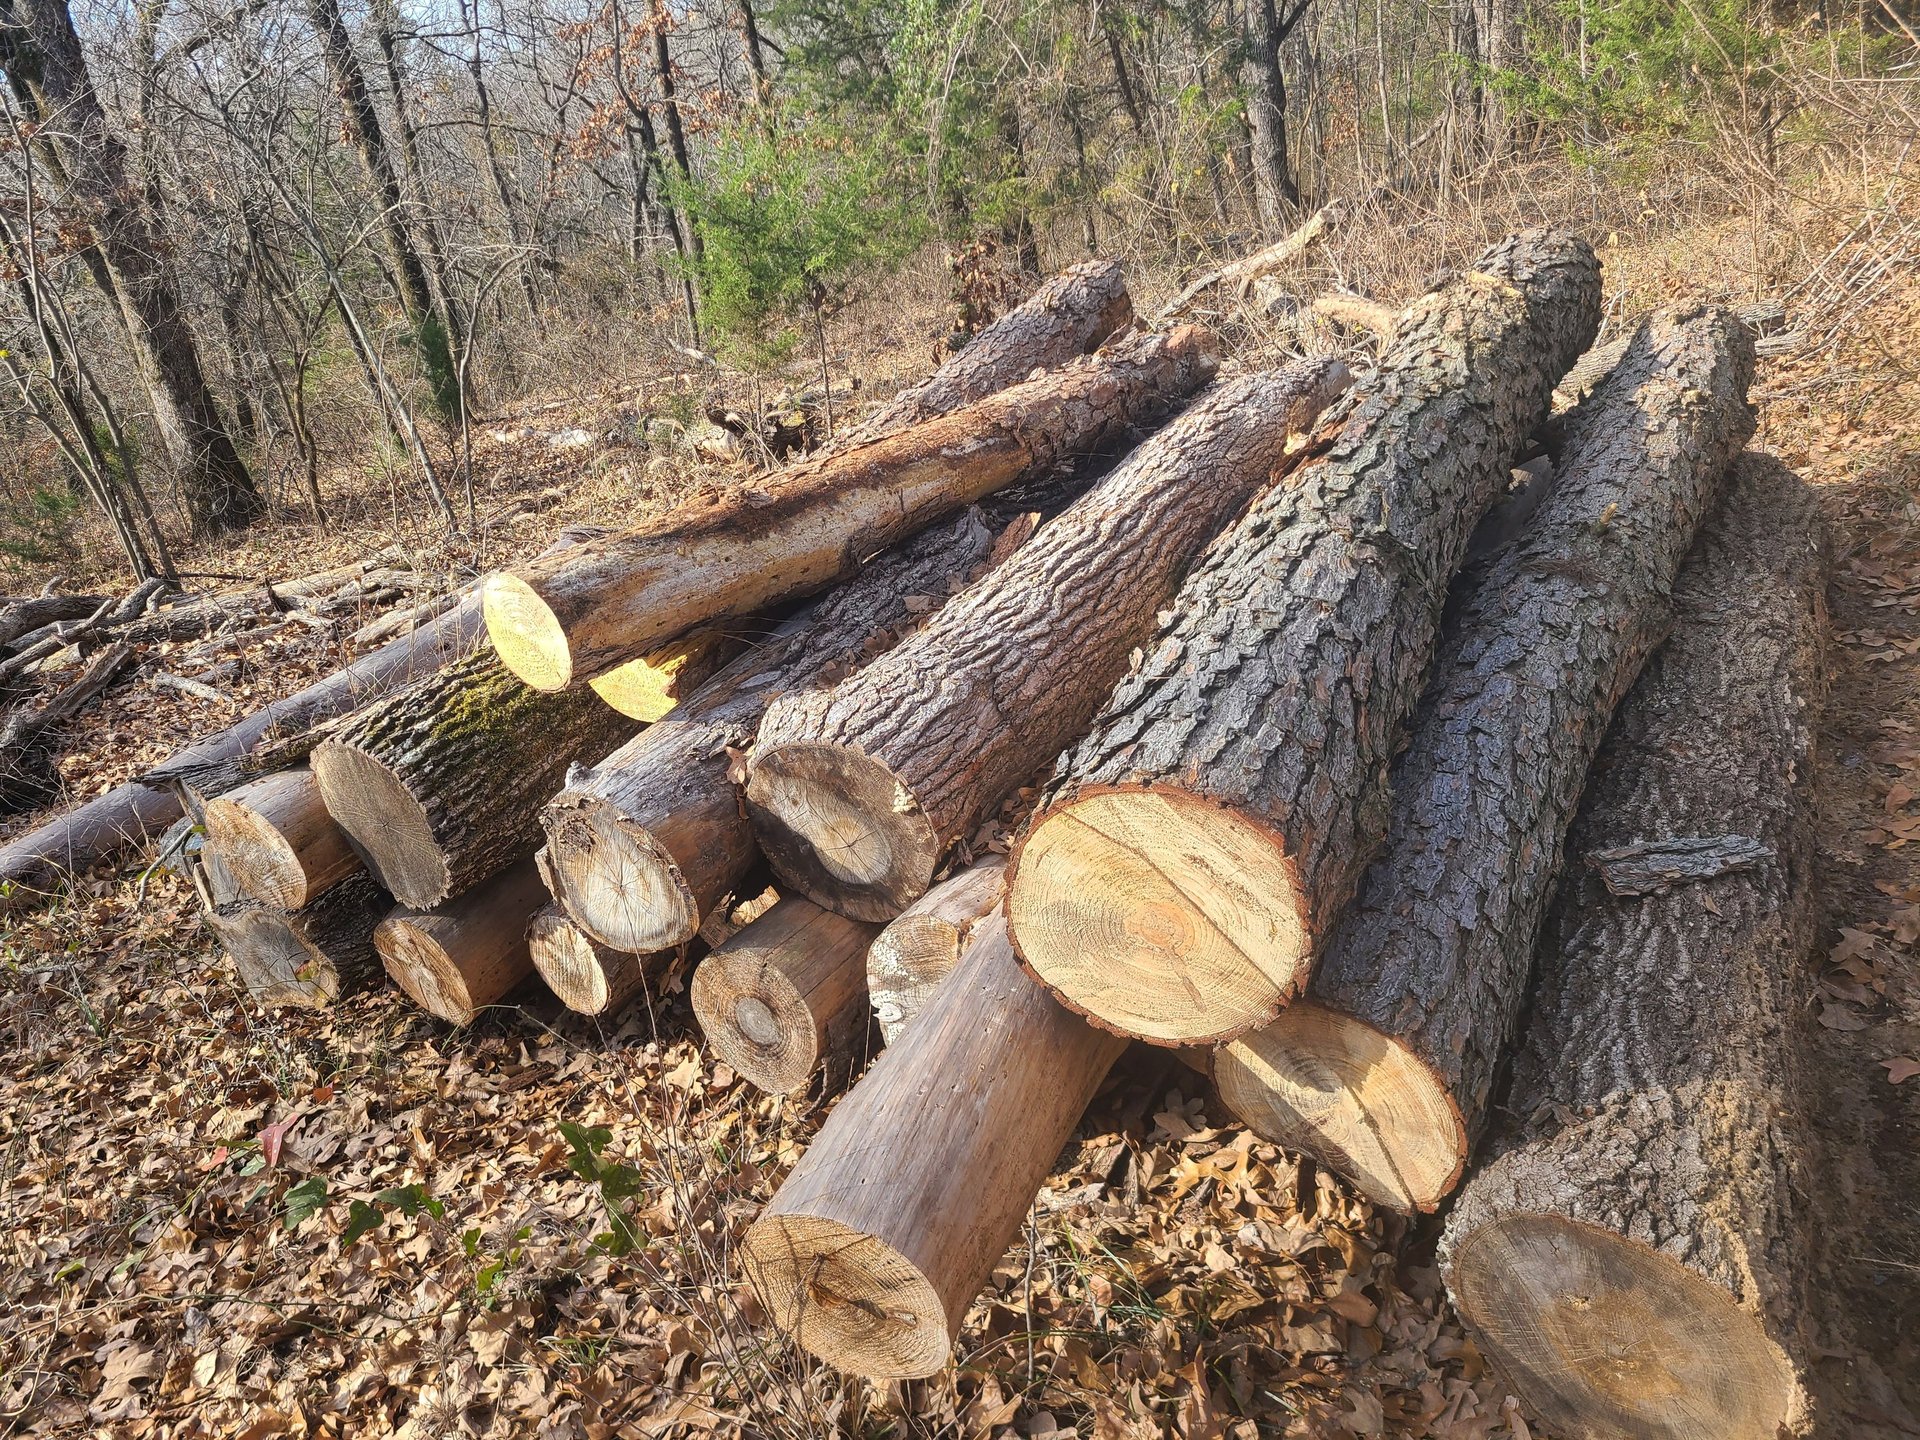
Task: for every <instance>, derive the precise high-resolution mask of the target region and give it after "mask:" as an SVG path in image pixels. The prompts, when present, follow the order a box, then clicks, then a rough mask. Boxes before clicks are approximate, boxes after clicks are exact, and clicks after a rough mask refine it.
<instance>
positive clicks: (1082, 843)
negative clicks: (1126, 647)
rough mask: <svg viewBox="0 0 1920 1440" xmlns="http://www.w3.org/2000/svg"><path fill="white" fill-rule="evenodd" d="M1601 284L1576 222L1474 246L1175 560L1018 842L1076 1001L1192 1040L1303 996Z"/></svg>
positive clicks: (1230, 1033)
mask: <svg viewBox="0 0 1920 1440" xmlns="http://www.w3.org/2000/svg"><path fill="white" fill-rule="evenodd" d="M1599 300H1600V276H1599V265H1598V263H1597V262H1596V261H1595V259H1594V256H1593V252H1592V251H1591V250H1590V249H1589V248H1588V247H1587V245H1586V244H1585V242H1584V241H1581V240H1579V239H1577V238H1575V237H1573V236H1571V235H1569V234H1566V233H1565V232H1560V231H1542V230H1536V231H1528V232H1526V233H1523V234H1521V235H1517V236H1514V237H1512V238H1510V239H1508V240H1506V241H1504V242H1502V243H1501V244H1499V245H1497V246H1495V247H1494V248H1492V249H1491V250H1489V251H1488V252H1487V253H1486V254H1485V255H1483V256H1482V257H1481V258H1480V259H1479V260H1478V261H1477V262H1476V264H1475V266H1474V268H1473V269H1472V270H1471V271H1470V272H1469V273H1467V274H1466V275H1464V276H1462V277H1460V278H1459V279H1457V280H1454V281H1452V282H1450V283H1449V284H1448V285H1447V286H1445V287H1444V288H1443V289H1441V290H1440V291H1437V292H1435V293H1434V294H1432V295H1429V296H1427V297H1425V298H1424V299H1422V300H1421V301H1419V302H1417V303H1416V304H1415V305H1414V306H1413V307H1412V308H1411V309H1410V310H1409V311H1408V312H1407V315H1406V317H1405V319H1404V320H1403V321H1402V323H1401V326H1400V328H1399V330H1398V331H1397V332H1396V333H1395V336H1394V339H1393V341H1392V343H1391V345H1390V346H1389V348H1388V352H1387V354H1386V356H1385V357H1384V359H1383V361H1382V365H1381V368H1380V370H1379V372H1378V373H1377V374H1376V376H1375V377H1374V378H1373V380H1372V381H1371V382H1370V383H1368V384H1366V385H1364V386H1361V387H1357V388H1356V389H1355V390H1354V391H1353V392H1352V393H1350V394H1349V396H1348V397H1347V399H1346V400H1345V401H1343V402H1342V403H1341V405H1339V406H1338V407H1336V409H1335V412H1334V414H1333V416H1332V424H1333V425H1334V426H1336V427H1337V431H1338V433H1337V436H1336V438H1335V440H1334V441H1333V443H1332V448H1331V450H1330V451H1329V453H1328V454H1327V456H1326V458H1325V459H1323V460H1321V461H1319V462H1317V463H1316V464H1314V465H1311V466H1309V467H1308V468H1307V469H1306V470H1305V471H1303V472H1302V473H1301V475H1300V476H1299V477H1298V478H1297V479H1296V480H1295V481H1294V483H1292V484H1289V485H1284V486H1280V487H1276V488H1275V489H1273V490H1270V491H1268V492H1267V493H1266V494H1265V495H1263V496H1262V497H1260V498H1259V499H1258V500H1256V501H1255V502H1254V504H1253V505H1252V507H1251V508H1250V509H1249V510H1248V511H1247V513H1246V514H1245V515H1244V516H1243V517H1242V518H1241V520H1240V521H1239V522H1238V523H1237V524H1235V525H1234V526H1233V527H1232V528H1231V529H1229V530H1228V531H1227V532H1226V533H1225V534H1224V535H1222V536H1221V537H1220V538H1219V540H1217V541H1216V542H1215V543H1214V545H1213V546H1212V547H1211V548H1210V549H1209V550H1208V551H1207V553H1206V555H1205V556H1204V557H1203V558H1202V560H1201V561H1200V563H1199V564H1198V565H1197V566H1196V567H1195V569H1194V570H1193V572H1192V573H1191V574H1190V575H1189V576H1188V578H1187V581H1186V583H1185V585H1183V586H1182V587H1181V590H1180V593H1179V595H1178V596H1177V597H1176V599H1175V600H1174V602H1173V605H1172V615H1171V618H1170V620H1169V622H1168V623H1167V624H1166V625H1165V626H1164V628H1163V629H1162V631H1161V634H1160V637H1159V639H1158V640H1157V641H1155V642H1153V643H1152V644H1150V645H1149V647H1148V649H1147V653H1146V655H1145V657H1144V659H1143V661H1142V662H1141V664H1140V665H1139V666H1138V667H1136V669H1135V671H1134V673H1133V674H1131V675H1130V676H1128V677H1127V678H1126V679H1125V680H1124V681H1122V682H1121V684H1120V685H1119V687H1118V688H1117V689H1116V690H1115V691H1114V693H1113V697H1112V699H1111V700H1110V701H1109V702H1108V704H1107V707H1106V710H1105V712H1104V713H1103V714H1102V715H1101V716H1100V717H1099V718H1098V719H1097V720H1096V721H1095V723H1094V726H1093V730H1092V733H1091V734H1090V735H1089V736H1088V737H1087V738H1086V739H1085V740H1084V741H1083V742H1082V743H1081V744H1079V745H1078V746H1076V747H1075V748H1073V749H1072V750H1070V751H1069V752H1068V753H1067V754H1066V755H1065V756H1063V757H1062V759H1061V762H1060V765H1059V767H1058V769H1057V771H1056V775H1055V779H1054V782H1053V786H1052V792H1051V794H1050V795H1049V796H1048V797H1047V798H1046V799H1045V801H1044V803H1043V805H1042V807H1041V809H1040V810H1039V812H1038V813H1037V815H1036V818H1035V820H1034V821H1033V822H1032V823H1031V824H1030V826H1029V827H1028V830H1027V832H1026V834H1025V835H1024V837H1023V839H1022V841H1021V843H1020V847H1019V848H1018V849H1017V850H1016V852H1015V855H1014V860H1013V872H1012V878H1011V879H1010V881H1009V885H1008V890H1009V894H1008V918H1009V922H1010V925H1011V927H1012V934H1013V942H1014V945H1015V946H1016V948H1017V949H1018V950H1019V952H1020V955H1021V957H1022V959H1023V960H1024V961H1025V963H1026V964H1027V965H1028V966H1029V967H1030V968H1031V969H1032V971H1033V973H1034V974H1035V975H1036V976H1037V977H1038V978H1039V979H1040V980H1041V981H1042V982H1043V983H1045V984H1047V985H1048V986H1049V987H1050V988H1052V989H1053V990H1054V991H1055V993H1056V994H1059V995H1061V996H1062V998H1063V999H1064V1000H1065V1001H1066V1003H1068V1004H1069V1005H1071V1006H1073V1007H1074V1008H1076V1009H1080V1010H1083V1011H1084V1012H1085V1013H1087V1014H1088V1015H1089V1016H1092V1017H1094V1018H1095V1019H1097V1020H1098V1021H1099V1023H1101V1024H1105V1025H1110V1026H1113V1027H1114V1028H1116V1029H1118V1030H1120V1031H1122V1032H1124V1033H1128V1034H1132V1035H1137V1036H1139V1037H1140V1038H1143V1039H1148V1040H1151V1041H1154V1042H1156V1043H1161V1044H1185V1043H1194V1042H1199V1041H1225V1040H1230V1039H1233V1038H1234V1037H1235V1036H1237V1035H1239V1034H1241V1033H1243V1032H1244V1031H1246V1030H1248V1029H1251V1028H1253V1027H1254V1026H1256V1025H1260V1024H1264V1023H1266V1022H1267V1021H1269V1020H1271V1019H1272V1018H1273V1017H1274V1015H1275V1014H1277V1013H1278V1011H1279V1009H1280V1007H1281V1006H1282V1005H1284V1004H1285V1003H1286V1002H1287V1001H1288V1000H1289V999H1291V998H1292V997H1293V996H1294V995H1295V994H1296V993H1298V991H1299V989H1300V987H1301V986H1302V985H1304V983H1305V982H1306V978H1307V972H1308V969H1309V967H1310V965H1311V962H1312V957H1313V954H1314V952H1315V950H1316V949H1318V948H1319V946H1320V945H1321V943H1322V942H1323V941H1324V938H1325V936H1326V933H1327V930H1328V928H1329V927H1330V925H1331V922H1332V920H1333V919H1334V917H1335V916H1337V915H1338V913H1339V911H1340V909H1341V908H1342V907H1343V906H1344V905H1345V903H1346V901H1347V900H1348V899H1349V898H1350V896H1351V895H1352V893H1353V888H1354V885H1355V883H1356V882H1357V881H1358V879H1359V877H1360V874H1361V873H1362V871H1363V870H1364V869H1365V866H1366V863H1367V862H1368V861H1369V860H1370V859H1371V858H1372V853H1373V851H1374V849H1375V848H1376V847H1377V846H1378V844H1379V841H1380V838H1381V836H1382V835H1383V833H1384V831H1385V828H1386V818H1387V814H1386V811H1387V791H1386V784H1385V781H1386V769H1387V764H1388V762H1389V761H1390V760H1391V758H1392V757H1393V754H1394V752H1395V751H1396V750H1397V749H1398V748H1399V744H1400V741H1401V738H1402V735H1403V733H1404V730H1405V726H1406V723H1407V721H1408V719H1409V717H1410V715H1411V713H1412V711H1413V708H1414V705H1415V703H1416V702H1417V700H1418V699H1419V695H1420V690H1421V688H1422V686H1423V684H1424V681H1425V676H1426V669H1427V664H1428V661H1429V660H1430V659H1431V657H1432V653H1433V646H1434V642H1435V638H1436V632H1437V629H1438V625H1439V620H1440V611H1441V607H1442V604H1443V602H1444V600H1445V597H1446V590H1447V585H1448V582H1449V581H1450V580H1451V578H1452V576H1453V573H1454V571H1455V570H1456V569H1457V568H1458V566H1459V564H1460V562H1461V559H1462V558H1463V556H1464V554H1465V550H1466V545H1467V540H1468V537H1469V536H1470V535H1471V533H1472V531H1473V528H1474V523H1475V521H1477V520H1478V519H1479V517H1480V514H1481V513H1482V512H1483V511H1484V510H1485V509H1486V508H1487V506H1488V505H1489V504H1490V503H1492V501H1493V500H1494V498H1495V497H1496V496H1497V495H1498V494H1499V493H1500V491H1501V490H1502V489H1503V488H1504V487H1505V486H1506V484H1507V483H1508V477H1509V467H1510V466H1511V464H1512V462H1513V460H1514V458H1515V457H1516V455H1517V453H1518V451H1519V449H1520V447H1521V445H1522V443H1523V441H1524V440H1525V438H1526V436H1527V435H1528V433H1529V432H1530V431H1531V430H1532V428H1533V427H1534V426H1535V425H1536V424H1538V423H1539V422H1540V421H1541V420H1542V419H1544V418H1545V416H1546V414H1547V406H1548V399H1549V396H1550V395H1551V393H1552V389H1553V383H1554V381H1555V380H1556V379H1558V378H1559V376H1560V375H1561V374H1562V373H1563V372H1564V371H1565V369H1566V367H1567V366H1568V365H1569V364H1571V363H1572V361H1573V359H1574V358H1575V357H1576V356H1577V355H1578V354H1579V353H1580V351H1581V350H1582V349H1584V348H1585V346H1586V344H1587V342H1588V341H1589V340H1590V339H1591V338H1592V336H1593V332H1594V328H1595V326H1596V325H1597V324H1598V320H1599Z"/></svg>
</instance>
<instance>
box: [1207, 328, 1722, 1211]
mask: <svg viewBox="0 0 1920 1440" xmlns="http://www.w3.org/2000/svg"><path fill="white" fill-rule="evenodd" d="M1752 375H1753V342H1752V341H1751V339H1750V338H1749V337H1748V335H1747V333H1746V331H1745V330H1744V329H1743V328H1742V326H1741V324H1740V322H1739V321H1738V320H1737V319H1736V318H1735V317H1734V316H1733V314H1732V313H1731V312H1729V311H1725V310H1708V311H1704V312H1701V311H1692V312H1683V313H1679V314H1673V313H1662V314H1660V315H1656V316H1654V317H1653V318H1652V319H1651V320H1650V321H1648V322H1647V324H1646V325H1645V326H1643V327H1642V328H1641V331H1640V333H1639V334H1638V335H1637V336H1636V337H1635V338H1634V341H1633V343H1632V344H1631V345H1630V346H1628V347H1627V349H1626V350H1625V351H1624V352H1623V354H1622V355H1621V356H1620V357H1619V361H1618V364H1617V366H1616V368H1615V369H1614V371H1613V373H1612V374H1611V375H1610V376H1609V377H1608V378H1607V379H1606V381H1605V382H1604V383H1603V384H1602V385H1601V386H1600V388H1599V389H1598V390H1596V391H1595V392H1594V394H1593V395H1592V396H1591V397H1590V398H1589V399H1588V400H1587V401H1586V402H1585V403H1584V404H1583V405H1581V406H1580V407H1579V408H1578V409H1577V410H1575V411H1574V412H1573V413H1572V414H1571V415H1570V416H1569V417H1568V419H1567V426H1566V440H1565V447H1564V449H1563V450H1562V452H1561V462H1560V465H1559V467H1558V468H1557V470H1556V471H1555V474H1554V476H1553V481H1552V485H1553V488H1552V493H1551V494H1550V495H1549V496H1548V497H1547V499H1546V500H1545V502H1544V503H1543V505H1542V507H1541V509H1540V510H1539V511H1538V512H1536V515H1535V518H1534V521H1533V523H1532V525H1531V527H1530V528H1528V529H1527V530H1526V531H1525V532H1524V533H1523V534H1522V535H1521V536H1520V537H1519V538H1518V539H1517V540H1516V541H1514V542H1513V543H1512V544H1511V545H1509V546H1508V547H1507V548H1506V549H1505V550H1503V551H1502V552H1500V553H1499V554H1498V555H1497V556H1495V557H1493V559H1492V561H1491V563H1490V564H1489V565H1488V566H1487V567H1486V568H1485V569H1484V570H1481V571H1479V572H1477V573H1472V574H1469V575H1468V576H1466V577H1464V579H1463V583H1462V586H1461V587H1459V588H1460V597H1461V598H1460V601H1459V604H1458V606H1457V607H1456V609H1455V611H1454V613H1453V614H1452V615H1451V616H1450V617H1449V621H1448V626H1447V630H1446V633H1445V635H1444V637H1443V640H1442V644H1441V647H1440V651H1439V654H1438V655H1437V656H1436V658H1435V662H1434V676H1433V680H1432V681H1431V683H1430V684H1429V686H1428V689H1427V693H1426V695H1425V696H1424V698H1423V700H1422V702H1421V708H1420V712H1419V715H1418V717H1417V719H1416V722H1415V725H1414V729H1413V734H1412V738H1411V742H1410V743H1409V745H1408V748H1407V750H1406V752H1405V753H1404V754H1403V755H1401V757H1400V758H1399V759H1398V760H1397V761H1396V762H1395V764H1394V768H1393V771H1392V774H1391V778H1390V780H1389V788H1390V789H1391V791H1392V794H1393V813H1392V816H1391V819H1390V820H1389V822H1388V827H1387V839H1386V845H1385V847H1384V848H1383V850H1382V851H1381V853H1380V856H1379V858H1378V859H1376V860H1375V861H1374V863H1373V865H1372V867H1371V868H1370V869H1369V870H1368V871H1367V874H1366V876H1365V878H1364V879H1363V880H1362V881H1361V884H1360V889H1359V893H1358V894H1357V896H1356V897H1355V900H1354V903H1353V905H1352V906H1351V907H1349V909H1348V910H1347V912H1346V914H1345V915H1344V916H1343V917H1342V918H1341V920H1340V922H1339V924H1338V925H1337V926H1335V928H1334V932H1333V935H1332V936H1331V938H1330V939H1329V941H1328V944H1327V947H1326V950H1325V952H1324V953H1323V954H1321V955H1320V957H1319V959H1318V960H1317V961H1316V963H1315V966H1314V973H1313V979H1312V980H1311V981H1310V982H1309V984H1308V987H1307V993H1306V995H1305V996H1304V997H1303V998H1302V999H1300V1000H1298V1001H1296V1002H1295V1003H1293V1004H1291V1005H1289V1006H1288V1007H1287V1008H1286V1009H1285V1010H1283V1011H1282V1012H1281V1013H1280V1017H1279V1019H1277V1020H1275V1021H1274V1022H1273V1023H1272V1024H1271V1025H1267V1026H1263V1027H1262V1028H1261V1029H1259V1030H1256V1031H1254V1032H1253V1033H1251V1034H1249V1035H1244V1036H1242V1037H1241V1038H1240V1039H1239V1040H1236V1041H1235V1042H1234V1043H1233V1044H1231V1045H1229V1046H1228V1047H1226V1049H1224V1050H1223V1051H1221V1052H1220V1055H1219V1057H1218V1059H1217V1060H1216V1062H1215V1066H1214V1076H1215V1079H1216V1081H1217V1082H1218V1084H1219V1086H1220V1093H1221V1097H1222V1098H1223V1099H1224V1100H1225V1101H1226V1103H1227V1105H1228V1107H1229V1108H1230V1109H1232V1110H1233V1111H1234V1112H1235V1113H1236V1114H1237V1115H1239V1116H1240V1118H1241V1119H1243V1120H1244V1121H1246V1123H1247V1124H1248V1125H1249V1126H1251V1127H1252V1128H1253V1129H1254V1130H1256V1131H1258V1132H1259V1133H1261V1134H1262V1135H1265V1136H1267V1137H1268V1138H1269V1139H1274V1140H1278V1141H1280V1142H1281V1143H1282V1144H1284V1145H1287V1146H1288V1147H1289V1148H1292V1149H1295V1150H1305V1151H1308V1152H1310V1153H1312V1154H1313V1155H1314V1156H1315V1157H1317V1158H1318V1159H1319V1160H1320V1161H1322V1163H1324V1164H1326V1165H1328V1166H1330V1167H1331V1168H1332V1169H1334V1170H1336V1171H1338V1172H1340V1173H1341V1174H1344V1175H1346V1176H1347V1177H1348V1178H1349V1179H1351V1180H1352V1181H1353V1182H1354V1183H1355V1184H1357V1185H1358V1186H1359V1187H1360V1189H1362V1190H1364V1191H1365V1192H1366V1193H1367V1194H1368V1195H1369V1196H1371V1197H1372V1198H1373V1199H1374V1200H1375V1201H1377V1202H1379V1203H1381V1204H1385V1205H1390V1206H1392V1207H1394V1208H1395V1209H1399V1210H1415V1209H1417V1210H1431V1209H1433V1208H1434V1206H1435V1205H1436V1204H1437V1203H1438V1202H1439V1200H1440V1199H1441V1197H1443V1196H1444V1195H1446V1194H1447V1193H1448V1192H1449V1191H1450V1190H1451V1189H1452V1188H1453V1185H1454V1183H1455V1182H1456V1181H1457V1180H1458V1179H1459V1176H1460V1170H1461V1167H1462V1165H1463V1164H1464V1162H1465V1160H1466V1156H1467V1152H1468V1150H1469V1149H1470V1148H1471V1146H1472V1144H1473V1142H1474V1139H1475V1137H1476V1136H1477V1135H1478V1134H1479V1132H1480V1127H1481V1123H1482V1121H1483V1120H1484V1118H1485V1115H1486V1109H1487V1103H1488V1095H1489V1092H1490V1091H1491V1089H1492V1086H1493V1082H1494V1076H1495V1073H1496V1071H1497V1070H1498V1068H1499V1065H1500V1060H1501V1056H1502V1055H1503V1054H1504V1053H1505V1052H1506V1049H1507V1045H1508V1041H1509V1040H1510V1039H1511V1037H1512V1033H1513V1028H1514V1025H1515V1024H1516V1022H1517V1020H1518V1018H1519V1013H1520V1007H1521V1003H1522V1001H1523V1000H1524V998H1525V993H1526V981H1527V974H1528V971H1529V968H1530V966H1531V963H1532V958H1533V946H1534V940H1535V937H1536V936H1537V935H1538V933H1539V929H1540V920H1541V917H1542V915H1543V914H1544V913H1545V911H1546V906H1547V901H1548V898H1549V897H1550V895H1551V893H1552V882H1553V877H1554V873H1555V870H1556V868H1557V862H1558V858H1559V855H1560V846H1561V841H1562V839H1563V838H1564V837H1565V834H1566V828H1567V825H1568V824H1569V823H1570V822H1571V821H1572V819H1573V812H1574V807H1575V806H1576V804H1577V803H1578V801H1579V798H1580V789H1581V785H1582V783H1583V782H1584V780H1585V777H1586V773H1587V767H1588V765H1589V763H1590V762H1591V761H1592V759H1593V755H1594V752H1595V751H1596V750H1597V749H1599V746H1600V740H1601V737H1602V736H1603V735H1604V734H1605V732H1606V727H1607V721H1608V719H1609V717H1610V716H1611V715H1612V713H1613V709H1614V707H1615V706H1616V705H1617V704H1618V703H1619V701H1620V697H1621V696H1622V695H1624V694H1625V693H1626V692H1627V689H1628V687H1629V686H1631V685H1632V683H1633V678H1634V676H1635V675H1637V674H1638V673H1639V671H1640V667H1641V665H1642V664H1643V663H1644V662H1645V660H1646V657H1647V655H1648V654H1649V653H1651V651H1652V650H1653V648H1654V646H1656V645H1657V644H1658V643H1659V642H1660V640H1661V638H1662V637H1663V636H1664V635H1665V633H1666V628H1667V623H1668V618H1669V617H1668V613H1667V597H1668V595H1669V594H1670V593H1671V591H1672V588H1673V583H1674V577H1675V576H1676V575H1677V574H1678V573H1679V570H1680V563H1681V561H1682V560H1683V559H1684V558H1685V556H1686V553H1687V549H1688V547H1689V546H1690V545H1691V544H1692V542H1693V537H1694V531H1695V529H1696V528H1697V527H1698V525H1699V524H1700V521H1701V517H1702V516H1704V515H1705V514H1707V513H1708V511H1709V510H1710V509H1711V508H1712V506H1713V503H1714V501H1715V499H1716V498H1717V497H1718V496H1719V494H1720V493H1721V490H1722V488H1723V482H1724V480H1725V477H1726V474H1727V471H1728V468H1729V467H1730V466H1731V464H1732V463H1733V460H1734V457H1735V456H1736V455H1738V454H1739V451H1740V448H1741V446H1743V445H1744V444H1745V443H1746V441H1747V438H1748V437H1749V436H1750V435H1751V434H1752V433H1753V412H1752V410H1751V409H1750V408H1749V407H1748V405H1747V400H1746V391H1747V385H1748V382H1749V381H1750V380H1751V378H1752Z"/></svg>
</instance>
